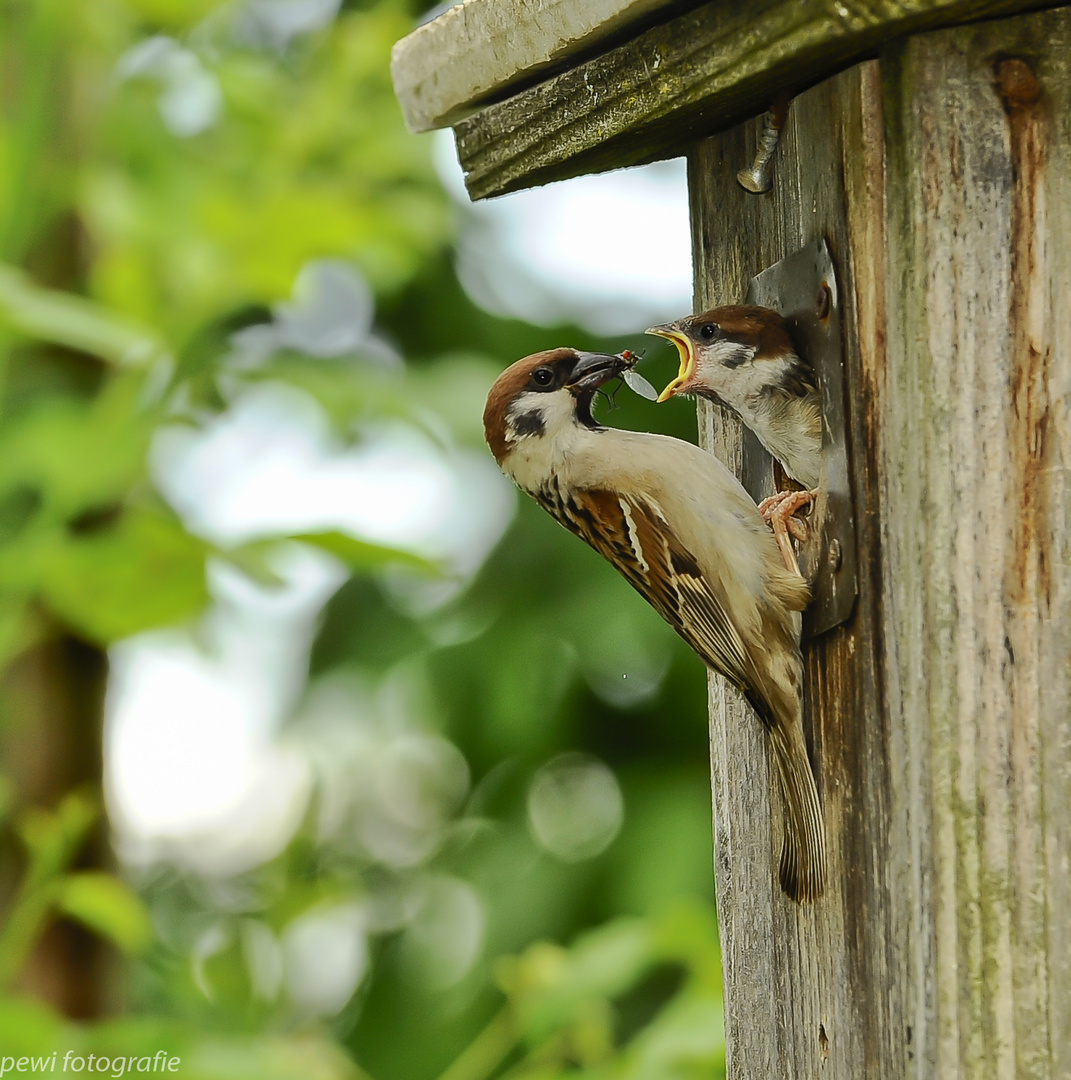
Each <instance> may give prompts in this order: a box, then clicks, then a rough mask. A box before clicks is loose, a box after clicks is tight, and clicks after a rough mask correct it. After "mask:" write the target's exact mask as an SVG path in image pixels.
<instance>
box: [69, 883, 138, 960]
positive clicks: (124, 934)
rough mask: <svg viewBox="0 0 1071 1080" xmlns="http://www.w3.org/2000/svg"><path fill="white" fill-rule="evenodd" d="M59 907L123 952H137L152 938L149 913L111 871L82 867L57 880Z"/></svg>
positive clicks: (135, 895) (133, 893) (132, 892)
mask: <svg viewBox="0 0 1071 1080" xmlns="http://www.w3.org/2000/svg"><path fill="white" fill-rule="evenodd" d="M57 903H58V906H59V909H60V910H61V911H62V912H63V913H64V914H65V915H69V916H70V917H71V918H72V919H77V920H78V922H80V923H82V924H83V925H84V926H87V927H89V929H90V930H93V931H94V932H95V933H98V934H100V935H101V936H102V937H105V938H107V939H108V940H109V941H111V942H113V943H114V944H115V945H118V946H119V948H120V949H122V950H123V952H126V953H138V952H141V951H142V950H143V949H144V948H145V947H146V946H147V945H148V944H149V941H150V940H151V938H152V924H151V922H150V921H149V913H148V910H147V909H146V907H145V904H144V903H143V902H142V900H141V897H139V896H138V895H137V893H135V892H134V891H133V890H132V889H131V888H130V887H129V886H128V885H127V884H126V883H125V882H122V881H120V880H119V878H117V877H116V876H115V875H114V874H106V873H104V872H102V871H95V870H86V871H83V872H82V873H78V874H69V875H67V876H66V877H65V878H63V880H62V881H61V883H60V886H59V890H58V897H57Z"/></svg>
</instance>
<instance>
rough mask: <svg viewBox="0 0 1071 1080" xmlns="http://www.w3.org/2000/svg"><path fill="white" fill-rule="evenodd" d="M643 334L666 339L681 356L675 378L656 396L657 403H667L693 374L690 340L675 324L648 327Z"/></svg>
mask: <svg viewBox="0 0 1071 1080" xmlns="http://www.w3.org/2000/svg"><path fill="white" fill-rule="evenodd" d="M644 333H645V334H654V335H655V337H664V338H668V339H669V340H670V341H672V342H673V344H674V345H676V346H677V352H679V353H680V355H681V367H680V371H678V372H677V377H676V378H675V379H674V380H673V381H672V382H671V383H670V384H669V385H668V386H667V387H666V388H665V390H663V391H662V393H661V394H659V395H658V400H659V401H668V400H669V399H670V398H671V397H673V395H674V394H675V393H676V392H677V391H678V390H679V389H680V388H681V386H682V385H683V384H684V383H686V382H687V381H688V380H689V379H690V378H691V377H692V376H693V375H694V374H695V353H693V352H692V342H691V339H690V338H688V337H686V336H685V335H684V334H682V333H681V331H680V329H679V328H678V326H677V324H676V323H663V324H662V325H661V326H649V327H648V328H647V329H646V330H644Z"/></svg>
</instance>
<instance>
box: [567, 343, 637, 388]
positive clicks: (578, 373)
mask: <svg viewBox="0 0 1071 1080" xmlns="http://www.w3.org/2000/svg"><path fill="white" fill-rule="evenodd" d="M576 355H577V361H576V366H575V367H574V368H573V373H572V375H570V376H569V381H568V382H567V383H566V384H565V385H566V387H568V389H570V390H572V391H573V392H574V393H576V392H578V391H584V390H597V389H598V388H599V387H600V386H603V385H604V384H605V383H608V382H609V381H610V380H611V379H613V378H616V377H617V376H618V375H620V374H621V372H622V371H624V370H625V369H626V368H628V367H630V366H631V364H630V362H629V361H628V360H625V359H624V358H623V357H621V356H611V355H610V354H609V353H590V352H578V353H577V354H576Z"/></svg>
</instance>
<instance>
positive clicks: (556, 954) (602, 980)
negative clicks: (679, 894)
mask: <svg viewBox="0 0 1071 1080" xmlns="http://www.w3.org/2000/svg"><path fill="white" fill-rule="evenodd" d="M653 956H654V952H653V950H652V943H651V934H650V928H649V926H648V924H647V923H646V922H645V921H644V920H642V919H617V920H615V921H614V922H612V923H608V924H607V925H605V926H601V927H599V928H598V929H597V930H592V931H590V932H589V933H587V934H584V935H582V936H581V937H580V938H578V939H577V942H576V943H575V944H574V945H573V947H572V948H570V949H568V950H567V949H562V948H561V947H560V946H557V945H552V944H550V943H547V942H543V943H539V944H536V945H533V946H532V947H531V948H530V949H528V950H527V951H526V952H525V953H523V954H522V955H521V956H519V957H517V958H516V959H512V960H503V961H501V962H500V964H499V967H498V981H499V984H500V985H501V986H502V989H503V990H504V991H505V992H506V993H507V995H508V996H509V998H510V1000H511V1001H512V1002H513V1005H514V1008H515V1009H516V1011H517V1016H518V1023H519V1024H520V1027H521V1030H522V1031H523V1032H524V1035H525V1037H526V1039H527V1041H528V1042H529V1044H531V1045H534V1044H536V1043H539V1042H541V1041H542V1040H543V1039H545V1038H547V1037H548V1036H549V1035H550V1034H551V1033H552V1032H554V1031H556V1030H559V1029H561V1028H563V1027H566V1026H569V1025H572V1024H574V1023H576V1022H577V1021H578V1019H580V1018H582V1017H583V1014H584V1011H585V1010H586V1009H590V1008H591V1006H592V1003H593V1002H595V1001H597V1000H598V999H600V998H603V999H605V998H612V997H615V996H617V995H618V994H621V993H623V992H624V991H625V990H627V989H628V988H629V987H630V986H632V985H633V984H634V983H635V982H636V981H637V980H638V979H639V978H640V976H641V975H642V974H643V972H644V970H645V969H646V968H647V966H648V965H649V964H650V963H651V961H652V959H653Z"/></svg>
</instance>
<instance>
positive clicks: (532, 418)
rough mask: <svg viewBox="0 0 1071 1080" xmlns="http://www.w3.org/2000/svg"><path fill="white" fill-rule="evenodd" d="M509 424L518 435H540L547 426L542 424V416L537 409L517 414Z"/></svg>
mask: <svg viewBox="0 0 1071 1080" xmlns="http://www.w3.org/2000/svg"><path fill="white" fill-rule="evenodd" d="M511 424H512V427H513V430H514V431H515V432H516V433H517V434H518V435H542V434H543V433H544V432H545V431H546V430H547V425H546V424H545V423H544V422H543V414H542V413H541V412H539V410H538V409H533V410H532V411H531V412H523V413H519V414H518V415H517V416H515V417H514V418H513V420H512V422H511Z"/></svg>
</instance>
